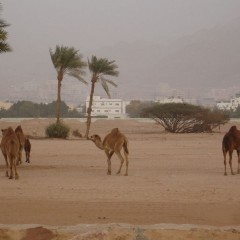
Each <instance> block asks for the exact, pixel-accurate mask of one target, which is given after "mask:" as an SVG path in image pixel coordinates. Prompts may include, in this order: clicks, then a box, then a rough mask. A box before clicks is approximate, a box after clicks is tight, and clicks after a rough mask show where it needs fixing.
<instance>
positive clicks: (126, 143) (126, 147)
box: [123, 140, 129, 154]
mask: <svg viewBox="0 0 240 240" xmlns="http://www.w3.org/2000/svg"><path fill="white" fill-rule="evenodd" d="M123 149H124V151H125V152H126V153H127V154H129V151H128V141H127V140H125V141H124V143H123Z"/></svg>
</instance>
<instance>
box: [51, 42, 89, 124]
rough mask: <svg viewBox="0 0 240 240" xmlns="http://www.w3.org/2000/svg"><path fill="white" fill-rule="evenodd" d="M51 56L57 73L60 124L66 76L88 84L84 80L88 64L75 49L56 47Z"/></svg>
mask: <svg viewBox="0 0 240 240" xmlns="http://www.w3.org/2000/svg"><path fill="white" fill-rule="evenodd" d="M50 56H51V59H52V63H53V66H54V67H55V69H56V71H57V81H58V88H57V110H56V118H57V123H59V122H60V115H61V86H62V81H63V78H64V76H65V75H69V76H71V77H74V78H77V79H78V80H79V81H81V82H82V83H85V84H87V82H86V81H85V80H84V79H83V78H82V76H83V75H84V74H85V72H84V70H83V69H84V68H85V67H86V66H87V64H86V63H85V62H84V61H83V60H82V55H81V54H79V53H78V50H76V49H75V48H73V47H64V46H61V47H60V46H58V45H57V46H56V49H55V51H54V52H53V51H52V50H51V49H50Z"/></svg>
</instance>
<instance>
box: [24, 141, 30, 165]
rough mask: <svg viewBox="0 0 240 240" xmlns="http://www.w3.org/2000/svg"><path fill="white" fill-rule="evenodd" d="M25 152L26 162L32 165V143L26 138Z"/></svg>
mask: <svg viewBox="0 0 240 240" xmlns="http://www.w3.org/2000/svg"><path fill="white" fill-rule="evenodd" d="M24 150H25V154H26V162H27V163H30V152H31V143H30V140H29V139H28V138H25V144H24Z"/></svg>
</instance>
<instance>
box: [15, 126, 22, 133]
mask: <svg viewBox="0 0 240 240" xmlns="http://www.w3.org/2000/svg"><path fill="white" fill-rule="evenodd" d="M15 132H23V130H22V126H21V125H18V126H17V127H16V129H15Z"/></svg>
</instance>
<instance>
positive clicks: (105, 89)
mask: <svg viewBox="0 0 240 240" xmlns="http://www.w3.org/2000/svg"><path fill="white" fill-rule="evenodd" d="M101 84H102V87H103V89H104V91H105V92H106V94H107V95H108V97H109V98H111V95H110V92H109V87H108V85H107V82H106V81H105V80H103V79H101Z"/></svg>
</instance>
